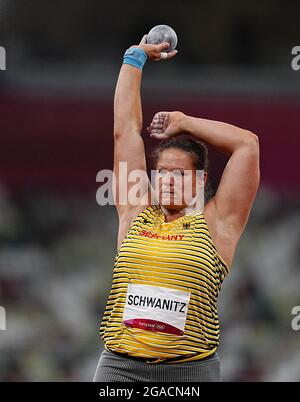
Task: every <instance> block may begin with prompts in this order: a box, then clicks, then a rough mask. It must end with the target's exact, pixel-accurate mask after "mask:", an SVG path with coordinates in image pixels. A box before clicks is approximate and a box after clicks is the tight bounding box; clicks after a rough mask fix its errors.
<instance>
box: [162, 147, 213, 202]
mask: <svg viewBox="0 0 300 402" xmlns="http://www.w3.org/2000/svg"><path fill="white" fill-rule="evenodd" d="M205 181H206V173H204V172H203V171H198V172H197V171H196V168H195V166H194V160H193V156H192V155H191V154H190V153H189V152H186V151H184V150H181V149H177V148H168V149H165V150H164V151H162V152H161V153H160V155H159V158H158V161H157V165H156V177H155V193H156V198H157V199H158V200H159V204H160V205H162V206H164V207H165V208H168V209H177V210H180V209H183V208H186V207H187V206H189V205H191V204H192V203H193V197H195V196H196V192H197V198H198V196H199V197H201V196H202V194H201V192H203V201H204V184H205Z"/></svg>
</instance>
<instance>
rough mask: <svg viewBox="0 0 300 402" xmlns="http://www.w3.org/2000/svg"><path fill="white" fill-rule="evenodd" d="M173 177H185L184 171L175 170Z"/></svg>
mask: <svg viewBox="0 0 300 402" xmlns="http://www.w3.org/2000/svg"><path fill="white" fill-rule="evenodd" d="M173 175H174V176H176V177H182V176H184V172H183V171H182V170H173Z"/></svg>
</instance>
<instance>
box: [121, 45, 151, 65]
mask: <svg viewBox="0 0 300 402" xmlns="http://www.w3.org/2000/svg"><path fill="white" fill-rule="evenodd" d="M147 58H148V56H147V53H146V52H145V50H143V49H141V48H139V47H131V48H129V49H127V50H126V52H125V53H124V58H123V64H130V65H131V66H134V67H136V68H139V69H140V70H142V69H143V67H144V64H145V63H146V60H147Z"/></svg>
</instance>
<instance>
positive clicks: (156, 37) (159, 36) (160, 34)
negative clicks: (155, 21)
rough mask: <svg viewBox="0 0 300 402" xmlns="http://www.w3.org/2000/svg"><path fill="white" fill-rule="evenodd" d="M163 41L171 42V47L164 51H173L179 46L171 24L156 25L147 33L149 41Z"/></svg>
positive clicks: (156, 42)
mask: <svg viewBox="0 0 300 402" xmlns="http://www.w3.org/2000/svg"><path fill="white" fill-rule="evenodd" d="M162 42H168V43H170V47H169V48H168V49H166V50H164V52H167V53H169V52H172V50H174V49H175V48H176V46H177V35H176V32H175V31H174V29H173V28H171V27H169V25H156V26H155V27H153V28H152V29H151V30H150V31H149V33H148V35H147V43H150V44H152V45H158V44H159V43H162Z"/></svg>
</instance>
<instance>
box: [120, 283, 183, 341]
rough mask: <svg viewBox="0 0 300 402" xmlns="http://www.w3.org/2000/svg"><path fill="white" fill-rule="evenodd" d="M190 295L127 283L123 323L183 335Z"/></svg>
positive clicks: (168, 289)
mask: <svg viewBox="0 0 300 402" xmlns="http://www.w3.org/2000/svg"><path fill="white" fill-rule="evenodd" d="M190 295H191V294H190V292H184V291H182V290H177V289H170V288H165V287H161V286H149V285H138V284H129V285H128V289H127V295H126V304H125V307H124V313H123V324H124V325H126V326H127V327H132V328H140V329H144V330H146V331H154V332H164V333H167V334H173V335H183V334H184V327H185V321H186V316H187V312H188V306H189V300H190Z"/></svg>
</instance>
